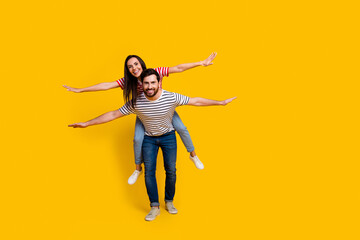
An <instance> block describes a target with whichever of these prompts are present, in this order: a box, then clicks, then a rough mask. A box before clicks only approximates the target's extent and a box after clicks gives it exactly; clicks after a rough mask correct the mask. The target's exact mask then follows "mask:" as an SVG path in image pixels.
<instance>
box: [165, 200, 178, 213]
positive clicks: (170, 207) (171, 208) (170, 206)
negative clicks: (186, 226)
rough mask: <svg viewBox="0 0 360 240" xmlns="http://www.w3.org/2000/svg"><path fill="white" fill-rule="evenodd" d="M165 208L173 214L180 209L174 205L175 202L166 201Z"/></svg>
mask: <svg viewBox="0 0 360 240" xmlns="http://www.w3.org/2000/svg"><path fill="white" fill-rule="evenodd" d="M165 209H166V210H167V211H168V212H169V213H171V214H177V212H178V210H177V209H176V208H175V207H174V204H173V202H165Z"/></svg>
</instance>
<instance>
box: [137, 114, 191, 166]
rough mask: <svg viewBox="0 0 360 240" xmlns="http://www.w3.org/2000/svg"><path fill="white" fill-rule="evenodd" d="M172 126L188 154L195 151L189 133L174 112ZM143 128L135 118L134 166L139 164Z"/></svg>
mask: <svg viewBox="0 0 360 240" xmlns="http://www.w3.org/2000/svg"><path fill="white" fill-rule="evenodd" d="M172 124H173V126H174V128H175V130H176V131H177V133H178V134H179V136H180V138H181V141H182V142H183V143H184V145H185V147H186V150H187V151H188V152H192V151H194V150H195V148H194V145H193V142H192V140H191V137H190V134H189V131H188V130H187V128H186V127H185V125H184V123H183V122H182V121H181V119H180V117H179V114H177V112H174V116H173V119H172ZM144 135H145V128H144V125H143V124H142V122H141V121H140V119H139V118H138V117H137V118H136V122H135V136H134V155H135V164H141V163H142V162H143V161H142V156H141V146H142V143H143V140H144Z"/></svg>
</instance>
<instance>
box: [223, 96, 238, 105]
mask: <svg viewBox="0 0 360 240" xmlns="http://www.w3.org/2000/svg"><path fill="white" fill-rule="evenodd" d="M236 98H237V97H232V98H229V99H226V100H224V101H222V105H224V106H225V105H227V104H228V103H231V102H232V101H233V100H235V99H236Z"/></svg>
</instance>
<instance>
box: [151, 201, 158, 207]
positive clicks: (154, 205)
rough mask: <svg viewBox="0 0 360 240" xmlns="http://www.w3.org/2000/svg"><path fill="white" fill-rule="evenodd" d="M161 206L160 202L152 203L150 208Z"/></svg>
mask: <svg viewBox="0 0 360 240" xmlns="http://www.w3.org/2000/svg"><path fill="white" fill-rule="evenodd" d="M159 206H160V204H159V203H158V202H152V203H150V207H159Z"/></svg>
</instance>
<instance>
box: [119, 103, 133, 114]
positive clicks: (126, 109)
mask: <svg viewBox="0 0 360 240" xmlns="http://www.w3.org/2000/svg"><path fill="white" fill-rule="evenodd" d="M119 111H120V112H121V113H122V114H124V115H129V114H131V113H135V110H134V108H133V107H132V106H131V103H130V102H127V103H125V105H124V106H122V107H121V108H119Z"/></svg>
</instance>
